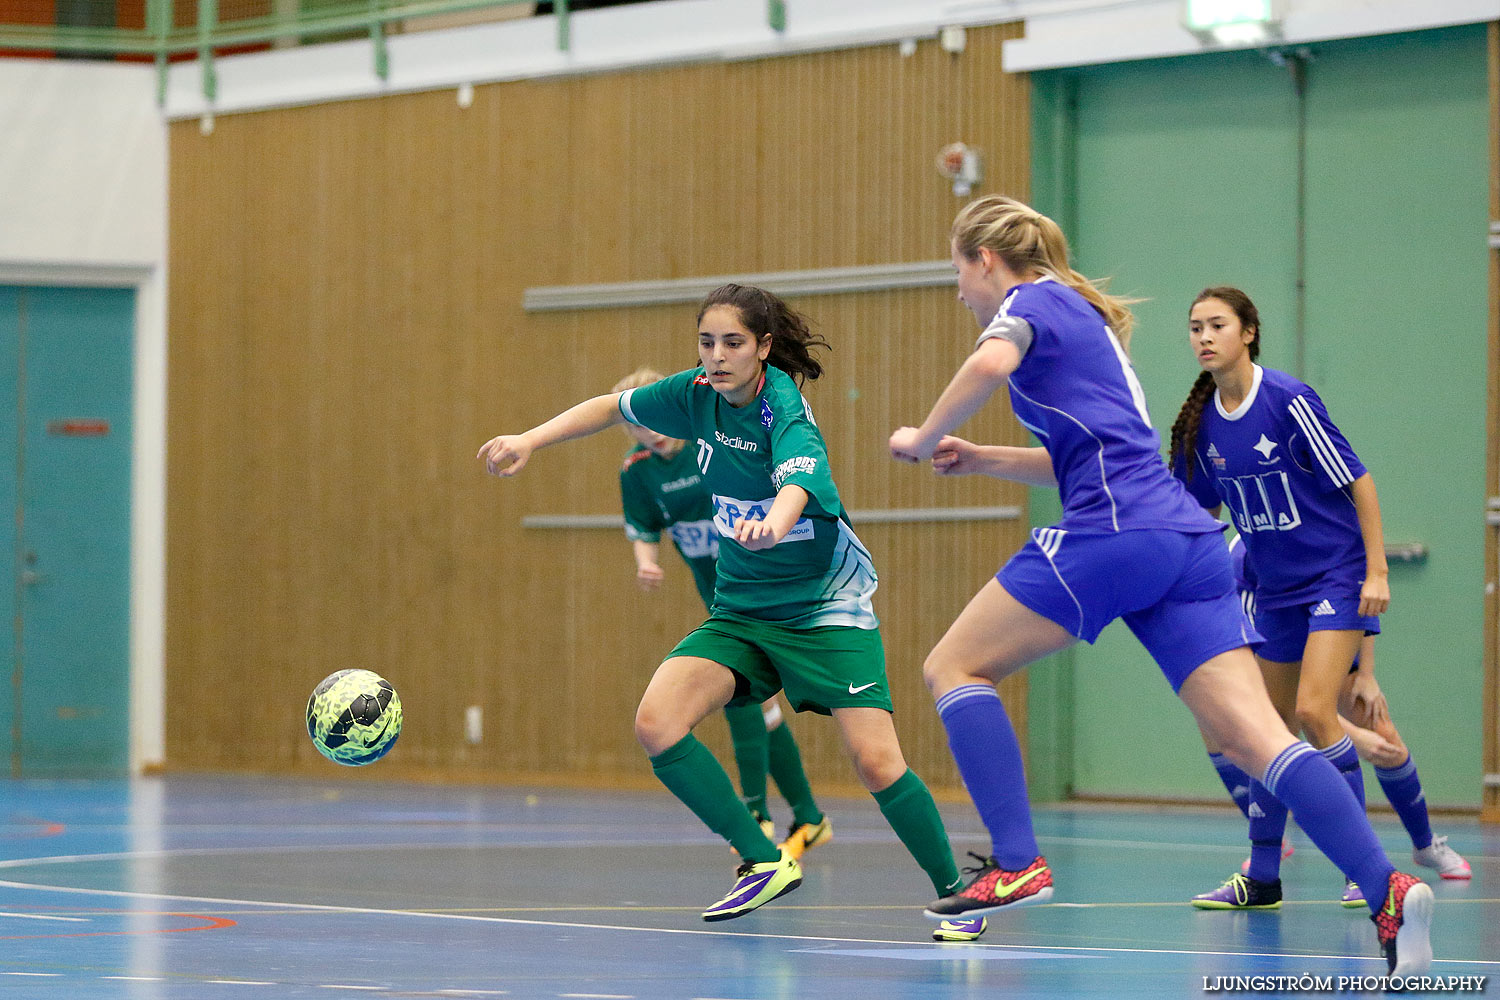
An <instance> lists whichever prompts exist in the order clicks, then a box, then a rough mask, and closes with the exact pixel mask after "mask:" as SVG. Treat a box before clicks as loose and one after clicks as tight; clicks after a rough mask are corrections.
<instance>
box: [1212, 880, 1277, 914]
mask: <svg viewBox="0 0 1500 1000" xmlns="http://www.w3.org/2000/svg"><path fill="white" fill-rule="evenodd" d="M1193 905H1194V906H1196V907H1197V908H1198V909H1200V910H1279V909H1281V879H1276V880H1275V881H1274V882H1262V881H1261V880H1260V879H1254V878H1250V877H1249V876H1248V875H1241V874H1240V873H1238V872H1235V873H1234V874H1233V875H1231V876H1229V878H1228V879H1227V880H1225V882H1224V884H1223V885H1221V886H1219V887H1218V888H1217V889H1215V890H1214V891H1213V892H1205V893H1204V894H1203V895H1201V896H1194V897H1193Z"/></svg>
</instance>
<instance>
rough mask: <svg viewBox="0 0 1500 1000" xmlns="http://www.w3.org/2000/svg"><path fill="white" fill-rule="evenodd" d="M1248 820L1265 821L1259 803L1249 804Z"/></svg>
mask: <svg viewBox="0 0 1500 1000" xmlns="http://www.w3.org/2000/svg"><path fill="white" fill-rule="evenodd" d="M1250 818H1251V819H1265V818H1266V811H1265V810H1264V809H1262V808H1261V807H1260V803H1259V802H1252V803H1250Z"/></svg>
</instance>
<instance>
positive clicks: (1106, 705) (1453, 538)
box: [1031, 25, 1489, 807]
mask: <svg viewBox="0 0 1500 1000" xmlns="http://www.w3.org/2000/svg"><path fill="white" fill-rule="evenodd" d="M1485 73H1486V64H1485V28H1484V26H1483V25H1473V26H1469V27H1463V28H1451V29H1443V30H1434V31H1424V32H1418V33H1413V34H1405V35H1389V36H1382V37H1379V38H1371V39H1362V40H1354V41H1342V42H1328V43H1322V44H1319V45H1315V46H1312V47H1311V61H1310V62H1309V63H1308V67H1307V75H1306V88H1305V91H1304V94H1305V107H1304V110H1305V115H1306V119H1305V121H1306V132H1305V135H1306V147H1305V156H1306V214H1305V217H1304V219H1303V220H1302V232H1303V234H1304V236H1305V245H1306V253H1307V264H1306V268H1305V273H1304V274H1303V276H1302V277H1303V279H1304V280H1305V286H1304V288H1303V294H1304V297H1305V303H1306V307H1305V308H1306V311H1305V316H1306V336H1305V351H1304V357H1305V361H1304V371H1303V372H1302V375H1303V377H1304V378H1305V379H1306V380H1307V381H1308V382H1309V383H1311V384H1312V385H1313V386H1314V387H1315V388H1316V389H1317V390H1318V392H1319V394H1320V395H1321V396H1322V397H1323V399H1324V400H1325V401H1326V402H1327V404H1328V407H1329V410H1330V412H1331V413H1332V415H1333V418H1334V420H1335V421H1336V422H1337V423H1338V424H1339V426H1340V428H1341V429H1342V430H1343V431H1344V432H1345V433H1346V434H1347V435H1348V436H1349V438H1350V441H1351V442H1352V444H1353V445H1354V448H1355V450H1356V451H1357V452H1358V454H1359V456H1360V458H1361V459H1362V460H1363V462H1364V464H1365V465H1366V466H1368V467H1369V469H1370V471H1371V473H1372V475H1373V476H1374V478H1375V482H1376V485H1377V487H1378V489H1379V492H1380V500H1381V507H1382V514H1383V517H1384V523H1385V536H1386V540H1387V542H1389V543H1403V542H1417V543H1421V544H1423V545H1425V546H1426V547H1427V549H1428V551H1429V553H1430V555H1429V556H1428V557H1427V559H1426V560H1425V561H1422V562H1416V563H1400V562H1397V563H1394V564H1393V565H1392V566H1391V591H1392V604H1391V610H1390V613H1389V614H1388V615H1386V616H1384V617H1383V618H1382V627H1383V629H1384V632H1383V634H1382V636H1381V638H1380V640H1379V641H1378V642H1377V644H1376V649H1377V654H1376V661H1377V669H1376V673H1377V676H1378V677H1379V678H1380V684H1381V687H1382V688H1383V689H1384V690H1385V693H1386V695H1387V697H1388V698H1389V701H1390V705H1391V714H1392V716H1393V717H1394V718H1395V719H1396V721H1397V724H1398V725H1399V726H1400V728H1401V732H1402V734H1403V735H1404V736H1406V738H1407V740H1408V742H1409V745H1410V746H1411V748H1412V754H1413V757H1414V759H1415V760H1416V761H1417V762H1418V765H1419V767H1421V769H1422V780H1423V784H1424V787H1425V788H1426V791H1427V796H1428V799H1429V801H1430V802H1432V803H1433V804H1434V805H1442V806H1458V807H1472V806H1474V805H1477V804H1478V802H1479V783H1478V781H1477V780H1476V779H1477V776H1478V774H1479V773H1480V771H1481V767H1480V764H1481V761H1480V756H1479V748H1480V739H1479V732H1480V727H1481V711H1480V705H1481V702H1482V684H1481V680H1482V665H1483V655H1482V644H1481V637H1482V631H1483V628H1482V623H1483V613H1484V608H1483V583H1484V573H1483V570H1484V536H1483V526H1482V524H1481V522H1480V519H1479V517H1478V514H1477V513H1476V512H1477V511H1479V510H1480V509H1481V508H1482V506H1483V503H1484V498H1485V496H1486V495H1487V494H1486V491H1485V488H1484V482H1483V480H1484V455H1485V393H1486V382H1485V378H1486V365H1485V356H1486V353H1485V352H1486V336H1487V333H1486V310H1487V308H1488V279H1487V276H1486V267H1487V266H1488V259H1487V256H1486V255H1487V253H1488V252H1489V251H1488V250H1487V248H1486V246H1485V243H1484V233H1485V227H1486V224H1487V219H1488V214H1487V213H1488V198H1489V189H1488V180H1487V171H1488V162H1489V161H1488V153H1487V150H1486V146H1485V143H1486V140H1487V136H1488V128H1487V115H1488V110H1489V109H1488V103H1487V100H1486V97H1485ZM1037 87H1038V93H1039V94H1041V95H1042V96H1043V97H1044V98H1050V99H1051V101H1052V103H1051V104H1045V103H1044V104H1042V105H1041V107H1042V109H1043V111H1044V113H1051V115H1052V119H1049V120H1043V121H1042V122H1041V123H1040V124H1039V135H1040V137H1041V138H1042V140H1043V141H1042V142H1040V143H1039V144H1038V148H1039V149H1040V150H1041V153H1042V154H1043V155H1044V156H1045V155H1047V154H1048V153H1049V147H1048V145H1047V137H1048V136H1050V135H1053V133H1054V132H1055V131H1057V129H1056V128H1054V127H1053V126H1054V125H1055V124H1057V123H1060V124H1061V126H1062V133H1063V139H1064V140H1065V141H1057V140H1056V139H1053V140H1051V141H1052V143H1053V146H1055V150H1053V151H1052V152H1053V155H1054V156H1056V157H1058V158H1060V159H1059V163H1060V166H1059V167H1057V168H1056V169H1054V170H1053V171H1052V174H1051V175H1057V176H1061V177H1063V178H1065V179H1067V180H1068V181H1069V182H1070V183H1068V184H1066V185H1059V184H1057V183H1054V187H1061V188H1066V189H1065V190H1059V191H1057V192H1056V193H1052V192H1046V191H1044V192H1043V193H1044V195H1047V196H1049V197H1050V198H1051V201H1052V202H1053V204H1045V205H1042V206H1039V207H1044V208H1051V209H1052V210H1053V211H1058V212H1060V214H1063V215H1064V217H1065V218H1069V221H1070V223H1071V228H1072V231H1071V232H1070V233H1069V236H1070V237H1071V239H1072V241H1073V250H1074V253H1075V257H1076V260H1077V266H1078V268H1079V270H1081V271H1082V272H1083V273H1085V274H1087V275H1089V276H1090V277H1108V278H1112V279H1113V280H1112V284H1111V290H1113V291H1115V292H1118V293H1121V294H1124V295H1132V296H1137V297H1141V298H1143V299H1145V300H1146V301H1143V302H1141V303H1140V304H1138V305H1137V306H1136V307H1135V312H1136V316H1137V328H1136V333H1135V338H1134V341H1133V343H1132V346H1131V355H1132V358H1133V360H1134V363H1135V366H1136V370H1137V372H1138V374H1139V375H1140V378H1141V382H1142V383H1143V385H1144V386H1145V389H1146V395H1147V402H1148V404H1149V406H1150V408H1151V415H1152V418H1153V422H1154V423H1155V425H1156V426H1157V428H1158V429H1159V430H1160V431H1161V432H1162V434H1163V436H1164V437H1165V436H1167V434H1168V433H1169V431H1170V428H1171V425H1172V421H1173V419H1174V418H1175V417H1176V415H1177V412H1178V409H1179V408H1180V407H1181V405H1182V401H1183V399H1184V397H1185V396H1186V395H1187V392H1188V388H1189V386H1191V385H1192V382H1193V379H1194V378H1195V377H1196V376H1197V374H1198V366H1197V365H1196V364H1195V363H1194V361H1193V358H1192V355H1191V353H1190V352H1189V350H1188V347H1187V312H1188V303H1189V302H1190V301H1191V300H1192V298H1193V296H1194V295H1196V294H1197V293H1198V291H1199V290H1200V289H1202V288H1203V287H1205V286H1207V285H1217V284H1232V285H1239V286H1240V287H1242V288H1244V289H1245V290H1247V291H1248V292H1250V293H1251V295H1252V296H1253V297H1254V298H1255V300H1256V303H1257V304H1258V306H1259V307H1260V314H1261V318H1262V321H1263V323H1262V326H1263V330H1262V333H1263V342H1264V354H1263V356H1262V361H1263V362H1264V363H1265V364H1267V365H1270V366H1271V367H1275V368H1282V369H1286V370H1292V371H1295V367H1296V363H1297V351H1296V338H1295V330H1296V315H1297V313H1296V301H1297V291H1298V288H1297V280H1298V275H1297V270H1296V266H1295V265H1296V260H1297V246H1298V240H1297V236H1298V217H1297V212H1296V208H1297V170H1296V167H1297V155H1298V141H1297V140H1298V122H1299V114H1298V112H1299V107H1298V94H1297V91H1296V89H1295V88H1294V87H1293V78H1292V76H1291V74H1290V73H1289V71H1288V69H1287V68H1286V67H1285V66H1278V65H1276V64H1274V63H1273V62H1271V61H1270V60H1269V59H1267V58H1266V57H1265V55H1263V54H1261V53H1257V52H1233V53H1224V54H1217V55H1203V56H1196V57H1192V58H1182V59H1169V60H1154V61H1141V62H1132V63H1124V64H1120V65H1115V66H1101V67H1093V68H1089V69H1085V70H1079V71H1060V72H1057V73H1053V74H1039V75H1038V79H1037ZM1054 108H1055V109H1057V110H1053V109H1054ZM1051 175H1049V174H1047V173H1043V174H1042V175H1041V176H1042V177H1043V179H1044V180H1045V179H1046V178H1048V177H1049V176H1051ZM1053 496H1054V497H1055V493H1054V494H1053ZM1059 659H1060V661H1061V662H1060V665H1059V666H1060V668H1061V669H1071V670H1072V673H1071V674H1069V675H1066V676H1065V677H1063V680H1065V681H1066V684H1065V685H1064V684H1061V683H1058V682H1057V681H1056V679H1055V678H1048V677H1045V676H1044V677H1043V678H1042V679H1041V680H1040V681H1039V680H1038V679H1037V678H1036V677H1033V680H1032V689H1031V690H1032V694H1033V697H1034V698H1035V699H1036V700H1037V704H1036V705H1034V706H1033V709H1032V720H1033V723H1034V724H1035V723H1037V722H1038V721H1039V720H1040V721H1041V723H1042V726H1040V727H1036V728H1034V730H1033V735H1034V738H1037V739H1039V746H1040V747H1041V748H1043V749H1044V750H1047V749H1054V748H1056V747H1058V746H1061V747H1063V748H1064V749H1065V750H1071V752H1072V754H1073V761H1074V766H1073V768H1072V769H1071V772H1070V773H1069V774H1067V775H1063V776H1060V777H1057V778H1055V779H1054V780H1053V781H1052V785H1054V786H1061V787H1063V788H1064V789H1066V788H1071V789H1072V790H1073V791H1075V792H1077V793H1080V794H1085V795H1127V796H1151V797H1156V796H1162V797H1185V798H1205V799H1216V798H1220V797H1222V795H1223V791H1222V788H1220V786H1219V784H1218V782H1217V781H1216V780H1215V777H1214V772H1213V769H1212V768H1211V767H1210V766H1209V763H1208V761H1207V759H1206V757H1205V755H1204V751H1203V746H1202V743H1201V741H1200V740H1199V738H1198V735H1197V731H1196V729H1195V727H1194V726H1193V724H1192V721H1191V718H1190V717H1189V715H1188V713H1187V711H1186V710H1185V709H1184V708H1182V707H1181V705H1180V704H1178V703H1177V701H1176V699H1175V698H1173V697H1172V694H1171V691H1170V690H1169V688H1168V687H1167V685H1166V683H1165V682H1164V681H1162V680H1161V679H1160V677H1159V675H1158V673H1157V670H1156V667H1155V665H1154V664H1153V663H1152V662H1151V659H1150V657H1149V656H1147V655H1146V653H1145V651H1144V650H1143V649H1142V648H1141V646H1140V644H1139V643H1138V642H1136V641H1135V639H1134V637H1132V636H1131V635H1130V634H1129V631H1128V630H1127V629H1125V628H1124V626H1123V625H1120V624H1118V623H1117V624H1115V625H1111V626H1110V627H1109V628H1108V629H1106V630H1105V632H1104V634H1103V635H1102V636H1101V637H1100V639H1099V642H1098V644H1097V645H1095V646H1093V647H1081V646H1080V647H1078V648H1077V649H1075V650H1074V651H1073V652H1072V653H1070V654H1069V656H1067V657H1065V658H1059ZM1049 684H1050V685H1051V688H1053V689H1055V691H1054V690H1049V688H1048V685H1049ZM1057 706H1062V707H1061V708H1059V707H1057ZM1057 720H1061V721H1057ZM1049 727H1050V728H1049ZM1140 732H1149V733H1150V743H1151V752H1150V753H1145V754H1143V753H1128V752H1121V749H1120V748H1121V745H1122V744H1121V738H1122V734H1128V733H1140ZM1372 787H1373V785H1372ZM1374 797H1375V799H1377V800H1378V799H1379V794H1378V791H1377V792H1376V794H1375V796H1374Z"/></svg>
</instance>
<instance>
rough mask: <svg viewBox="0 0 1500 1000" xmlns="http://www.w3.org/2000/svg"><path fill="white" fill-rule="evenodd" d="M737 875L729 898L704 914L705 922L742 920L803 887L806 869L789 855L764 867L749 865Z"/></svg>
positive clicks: (746, 863) (744, 865) (726, 897)
mask: <svg viewBox="0 0 1500 1000" xmlns="http://www.w3.org/2000/svg"><path fill="white" fill-rule="evenodd" d="M734 874H735V876H736V879H735V883H734V888H733V889H730V890H729V895H727V896H725V897H724V898H723V899H721V900H719V901H718V902H717V903H715V904H714V905H713V906H710V907H709V908H708V909H706V910H704V911H703V919H704V920H731V919H733V918H735V917H742V916H744V915H745V914H747V913H749V912H750V911H751V910H753V909H755V908H756V907H758V906H764V905H765V904H766V903H769V902H770V901H771V900H773V899H775V898H777V897H778V896H785V895H786V894H787V893H789V892H791V891H792V890H793V889H795V888H797V886H799V885H801V884H802V866H801V865H799V864H797V859H796V858H794V857H790V856H789V855H787V854H782V855H781V857H780V859H778V860H776V861H763V862H761V863H760V864H753V863H751V862H749V861H747V862H745V863H744V864H742V865H740V866H739V868H737V869H736V870H735V873H734Z"/></svg>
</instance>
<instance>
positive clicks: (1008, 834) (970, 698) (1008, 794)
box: [937, 684, 1042, 871]
mask: <svg viewBox="0 0 1500 1000" xmlns="http://www.w3.org/2000/svg"><path fill="white" fill-rule="evenodd" d="M937 710H938V716H939V717H940V718H941V719H942V720H943V726H944V727H945V728H946V729H947V730H948V747H949V749H951V750H952V751H953V759H954V760H955V761H956V762H957V763H958V773H959V775H960V777H962V778H963V779H964V786H965V787H967V788H968V790H969V797H970V798H971V799H973V800H974V808H975V809H977V810H978V811H979V818H980V819H981V820H983V821H984V825H985V828H986V829H988V830H989V832H990V842H991V849H992V850H993V851H994V856H995V862H996V863H997V864H998V865H999V866H1000V867H1001V868H1004V869H1006V870H1008V871H1020V870H1021V869H1023V868H1025V867H1027V866H1028V865H1030V864H1031V862H1032V861H1034V860H1036V857H1037V855H1039V854H1041V853H1042V852H1041V851H1040V850H1038V849H1037V846H1036V834H1035V833H1034V832H1032V829H1031V803H1030V801H1029V800H1028V799H1027V797H1026V768H1025V765H1023V764H1022V762H1021V745H1020V743H1018V742H1017V741H1016V731H1015V729H1014V728H1013V727H1012V726H1011V724H1010V716H1009V715H1007V714H1006V713H1005V705H1004V704H1002V703H1001V701H1000V695H999V694H998V693H996V691H995V688H994V686H993V685H990V684H965V685H963V686H962V687H956V688H954V689H953V690H952V691H949V692H948V693H947V694H945V695H943V696H942V697H941V698H939V699H938V703H937Z"/></svg>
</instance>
